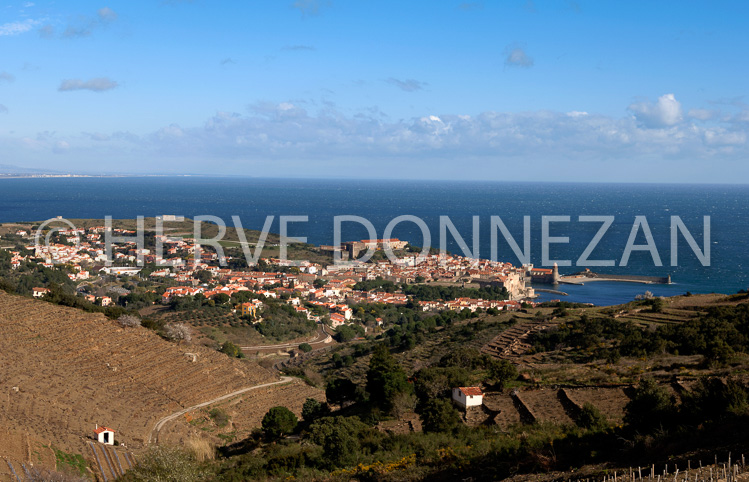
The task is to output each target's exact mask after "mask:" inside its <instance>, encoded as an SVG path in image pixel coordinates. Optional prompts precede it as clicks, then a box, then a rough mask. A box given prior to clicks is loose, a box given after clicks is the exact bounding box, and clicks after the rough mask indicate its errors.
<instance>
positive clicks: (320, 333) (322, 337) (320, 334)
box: [240, 325, 333, 351]
mask: <svg viewBox="0 0 749 482" xmlns="http://www.w3.org/2000/svg"><path fill="white" fill-rule="evenodd" d="M319 326H320V328H319V329H318V330H317V332H316V333H315V336H313V337H312V338H310V339H309V340H307V341H306V342H303V341H298V342H295V343H281V344H280V345H256V346H241V347H240V348H241V349H242V351H263V350H266V351H267V350H271V351H276V350H280V349H283V348H296V347H298V346H299V345H300V344H302V343H308V344H310V345H312V346H313V347H314V346H315V345H324V344H328V343H331V342H332V341H333V337H332V336H330V333H328V332H327V331H326V329H325V325H319Z"/></svg>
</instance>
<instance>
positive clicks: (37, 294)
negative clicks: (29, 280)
mask: <svg viewBox="0 0 749 482" xmlns="http://www.w3.org/2000/svg"><path fill="white" fill-rule="evenodd" d="M47 293H49V289H47V288H34V290H33V295H34V298H44V295H46V294H47Z"/></svg>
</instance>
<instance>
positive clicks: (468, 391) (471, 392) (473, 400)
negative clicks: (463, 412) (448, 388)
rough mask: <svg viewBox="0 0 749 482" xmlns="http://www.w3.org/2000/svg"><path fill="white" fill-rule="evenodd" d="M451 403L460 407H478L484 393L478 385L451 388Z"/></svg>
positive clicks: (482, 400) (482, 401)
mask: <svg viewBox="0 0 749 482" xmlns="http://www.w3.org/2000/svg"><path fill="white" fill-rule="evenodd" d="M453 403H455V404H456V405H458V406H459V407H461V408H468V407H478V406H481V405H482V404H483V403H484V394H483V393H481V389H480V388H479V387H457V388H453Z"/></svg>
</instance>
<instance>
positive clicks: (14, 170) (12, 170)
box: [0, 164, 63, 174]
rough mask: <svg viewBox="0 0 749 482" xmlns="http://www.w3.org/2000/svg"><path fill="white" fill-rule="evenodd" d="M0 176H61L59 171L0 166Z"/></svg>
mask: <svg viewBox="0 0 749 482" xmlns="http://www.w3.org/2000/svg"><path fill="white" fill-rule="evenodd" d="M0 174H63V173H62V172H61V171H54V170H52V169H31V168H28V167H19V166H13V165H10V164H0Z"/></svg>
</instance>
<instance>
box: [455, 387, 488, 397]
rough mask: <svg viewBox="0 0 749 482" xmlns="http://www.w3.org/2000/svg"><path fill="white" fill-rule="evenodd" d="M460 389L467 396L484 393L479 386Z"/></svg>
mask: <svg viewBox="0 0 749 482" xmlns="http://www.w3.org/2000/svg"><path fill="white" fill-rule="evenodd" d="M460 391H461V392H463V395H466V396H476V395H483V393H481V389H480V388H479V387H460Z"/></svg>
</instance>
